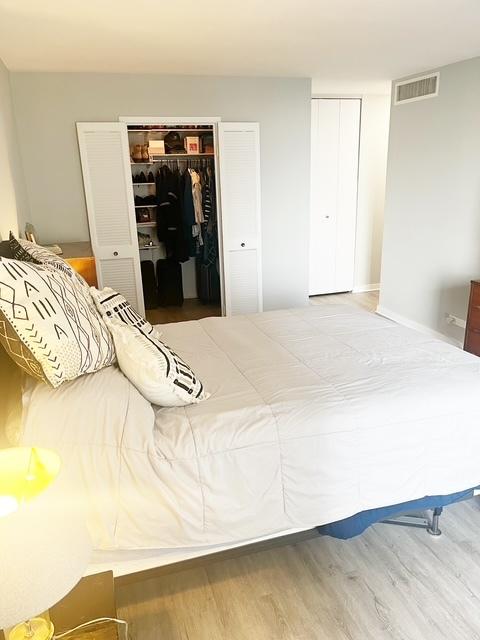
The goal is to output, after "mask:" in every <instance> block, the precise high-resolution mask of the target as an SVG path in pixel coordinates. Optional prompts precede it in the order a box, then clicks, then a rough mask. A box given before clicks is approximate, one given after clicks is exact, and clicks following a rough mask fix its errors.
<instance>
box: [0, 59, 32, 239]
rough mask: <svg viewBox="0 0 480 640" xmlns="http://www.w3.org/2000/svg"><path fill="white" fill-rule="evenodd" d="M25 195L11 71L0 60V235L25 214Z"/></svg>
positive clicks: (20, 223) (19, 222)
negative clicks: (13, 107) (13, 105)
mask: <svg viewBox="0 0 480 640" xmlns="http://www.w3.org/2000/svg"><path fill="white" fill-rule="evenodd" d="M27 215H28V214H27V198H26V191H25V183H24V179H23V172H22V166H21V162H20V155H19V152H18V141H17V132H16V127H15V119H14V115H13V109H12V98H11V92H10V74H9V72H8V70H7V68H6V67H5V65H4V64H3V62H2V61H1V60H0V237H2V238H4V239H5V238H7V237H8V232H9V231H10V230H12V231H13V232H14V233H17V231H18V227H19V226H20V228H22V227H23V224H24V220H25V218H26V217H27Z"/></svg>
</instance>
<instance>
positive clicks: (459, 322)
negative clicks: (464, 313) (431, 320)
mask: <svg viewBox="0 0 480 640" xmlns="http://www.w3.org/2000/svg"><path fill="white" fill-rule="evenodd" d="M445 322H446V323H447V324H453V325H455V326H456V327H460V328H461V329H465V327H466V326H467V323H466V322H465V320H463V319H462V318H458V317H457V316H454V315H453V314H452V313H447V314H445Z"/></svg>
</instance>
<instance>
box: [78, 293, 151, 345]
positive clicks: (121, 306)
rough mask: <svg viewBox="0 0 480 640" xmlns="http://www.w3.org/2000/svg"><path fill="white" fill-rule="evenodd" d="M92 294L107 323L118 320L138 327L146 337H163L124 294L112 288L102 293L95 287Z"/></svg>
mask: <svg viewBox="0 0 480 640" xmlns="http://www.w3.org/2000/svg"><path fill="white" fill-rule="evenodd" d="M90 293H91V296H92V298H93V299H94V300H95V304H96V305H97V309H98V310H99V311H100V313H101V315H102V317H103V319H104V320H105V321H107V320H112V319H113V318H118V320H121V321H122V322H123V323H124V324H128V325H131V326H132V327H136V328H137V329H138V330H139V331H141V332H142V333H143V334H144V335H146V336H150V335H152V334H155V335H156V336H161V335H162V334H161V332H160V331H158V330H157V329H154V328H153V327H152V325H151V324H150V323H149V322H147V320H145V318H142V316H141V315H140V314H139V313H137V312H136V311H135V309H134V308H133V307H132V305H131V304H130V303H129V302H128V300H126V299H125V298H124V297H123V296H122V294H120V293H117V292H116V291H114V290H113V289H110V287H105V289H102V291H99V290H98V289H96V288H95V287H90Z"/></svg>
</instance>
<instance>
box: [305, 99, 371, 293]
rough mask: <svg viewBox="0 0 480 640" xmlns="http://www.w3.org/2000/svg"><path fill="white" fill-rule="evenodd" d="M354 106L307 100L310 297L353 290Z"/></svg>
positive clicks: (356, 137)
mask: <svg viewBox="0 0 480 640" xmlns="http://www.w3.org/2000/svg"><path fill="white" fill-rule="evenodd" d="M360 106H361V101H360V100H358V99H327V98H314V99H313V100H312V163H311V213H310V278H309V293H310V295H318V294H323V293H335V292H340V291H351V290H352V289H353V281H354V266H355V228H356V217H357V181H358V152H359V138H360Z"/></svg>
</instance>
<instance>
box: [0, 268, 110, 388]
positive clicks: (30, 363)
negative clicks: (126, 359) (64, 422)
mask: <svg viewBox="0 0 480 640" xmlns="http://www.w3.org/2000/svg"><path fill="white" fill-rule="evenodd" d="M0 342H1V343H2V345H3V346H4V348H5V350H6V351H7V353H8V354H9V355H10V357H11V358H12V359H13V360H14V361H15V362H16V363H17V364H18V365H19V366H20V367H22V368H23V369H24V370H25V371H26V372H27V373H29V374H30V375H33V376H35V377H36V378H40V379H42V380H44V381H45V382H48V383H50V384H51V385H52V386H53V387H58V386H59V385H61V384H62V383H64V382H67V381H68V380H74V379H75V378H78V377H79V376H81V375H83V374H85V373H93V372H95V371H98V370H99V369H102V368H103V367H106V366H109V365H111V364H113V363H114V362H115V361H116V359H115V347H114V344H113V340H112V337H111V335H110V332H109V330H108V328H107V326H106V325H105V322H104V321H103V319H102V317H101V315H100V314H99V313H98V311H97V309H96V307H95V304H94V303H93V300H92V299H91V297H90V293H89V291H88V288H87V289H85V288H84V287H79V286H78V285H77V284H76V281H75V279H73V278H71V277H70V275H68V274H66V273H64V272H63V271H62V270H58V269H54V268H51V267H49V266H47V265H43V264H35V263H33V262H22V261H19V260H10V259H9V258H0Z"/></svg>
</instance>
